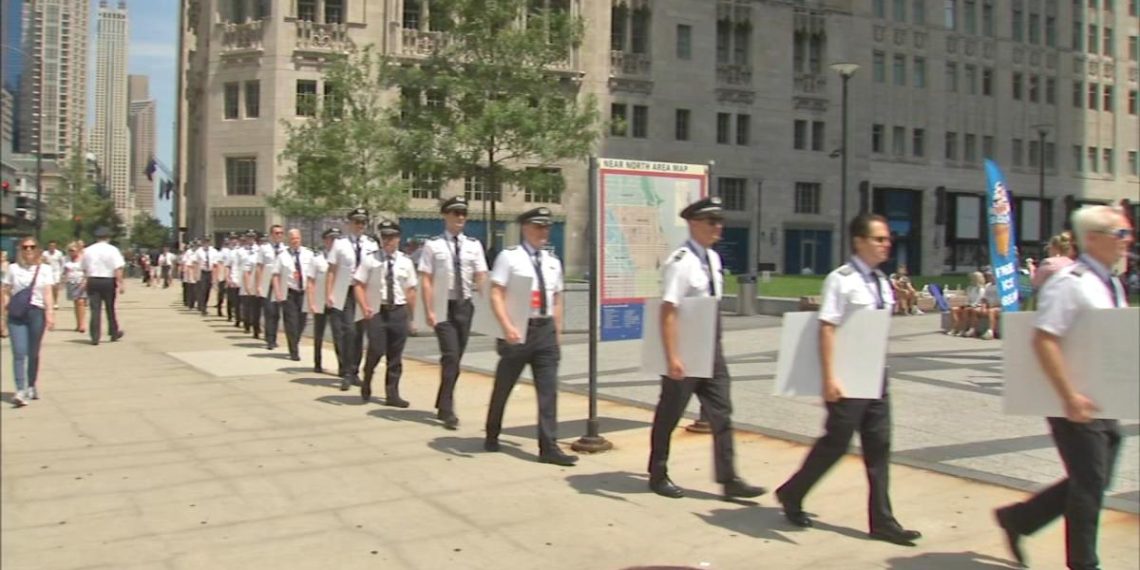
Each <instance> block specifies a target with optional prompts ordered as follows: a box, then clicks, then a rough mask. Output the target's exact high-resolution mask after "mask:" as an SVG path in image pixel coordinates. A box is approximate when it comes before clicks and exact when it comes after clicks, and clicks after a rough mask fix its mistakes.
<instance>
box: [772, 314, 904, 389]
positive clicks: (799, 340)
mask: <svg viewBox="0 0 1140 570" xmlns="http://www.w3.org/2000/svg"><path fill="white" fill-rule="evenodd" d="M819 326H820V323H819V313H816V312H797V313H784V326H783V330H782V331H781V334H780V357H779V360H778V361H777V363H776V385H775V394H776V395H777V396H814V397H819V396H820V395H821V394H822V392H823V371H822V368H821V366H820V362H819ZM890 332H891V313H890V311H886V310H866V311H855V312H854V313H852V314H851V315H850V316H849V317H847V319H846V320H845V321H844V322H843V324H842V325H840V326H839V327H836V329H835V346H834V350H835V353H834V354H833V355H832V365H831V366H832V369H833V372H834V373H835V376H836V378H838V379H839V382H840V384H841V385H842V387H843V394H844V396H845V397H847V398H872V399H873V398H881V397H882V395H883V367H884V365H885V364H886V361H887V342H888V340H889V338H890Z"/></svg>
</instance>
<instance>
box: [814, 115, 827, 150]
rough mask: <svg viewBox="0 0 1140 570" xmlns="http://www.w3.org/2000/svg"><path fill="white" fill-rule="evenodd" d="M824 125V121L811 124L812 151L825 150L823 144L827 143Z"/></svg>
mask: <svg viewBox="0 0 1140 570" xmlns="http://www.w3.org/2000/svg"><path fill="white" fill-rule="evenodd" d="M823 130H824V123H823V121H812V122H811V149H812V150H823V143H824V141H825V139H824V136H823Z"/></svg>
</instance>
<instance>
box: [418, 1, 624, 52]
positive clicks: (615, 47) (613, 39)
mask: <svg viewBox="0 0 1140 570" xmlns="http://www.w3.org/2000/svg"><path fill="white" fill-rule="evenodd" d="M407 4H408V3H407V2H404V6H405V9H407V8H406V7H407ZM628 17H629V6H627V5H626V4H625V3H624V2H622V3H618V2H615V3H614V5H613V8H610V51H625V27H626V21H627V19H628Z"/></svg>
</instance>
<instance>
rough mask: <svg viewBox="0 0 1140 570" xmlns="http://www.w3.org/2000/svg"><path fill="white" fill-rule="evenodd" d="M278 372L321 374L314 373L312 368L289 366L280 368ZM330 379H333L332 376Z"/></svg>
mask: <svg viewBox="0 0 1140 570" xmlns="http://www.w3.org/2000/svg"><path fill="white" fill-rule="evenodd" d="M277 371H278V372H282V373H285V374H321V373H320V372H313V367H312V366H307V367H306V366H288V367H285V368H278V369H277ZM330 378H332V376H330Z"/></svg>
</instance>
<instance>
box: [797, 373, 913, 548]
mask: <svg viewBox="0 0 1140 570" xmlns="http://www.w3.org/2000/svg"><path fill="white" fill-rule="evenodd" d="M883 382H884V383H883V397H882V398H879V399H877V400H876V399H869V398H843V399H841V400H839V401H838V402H828V403H827V420H826V422H825V423H824V434H823V437H821V438H819V439H817V440H816V441H815V444H814V445H812V448H811V451H809V452H808V455H807V458H806V459H804V463H803V465H802V466H801V467H800V470H799V471H797V472H796V474H795V475H792V477H791V479H788V481H787V482H786V483H784V484H783V485H781V486H780V488H779V489H778V490H777V493H779V495H780V499H781V500H782V501H783V502H784V504H785V505H787V506H789V507H791V508H796V507H800V506H801V505H802V503H803V500H804V497H805V496H806V495H807V494H808V492H809V491H811V489H812V487H814V486H815V484H816V483H817V482H819V480H820V479H821V478H823V476H824V474H825V473H827V471H828V470H829V469H831V467H832V466H834V465H835V464H836V462H838V461H839V460H840V459H841V458H842V457H843V455H844V454H846V453H847V447H848V445H849V444H850V443H851V437H852V436H853V435H854V434H855V432H856V431H858V432H859V443H860V445H861V446H862V448H863V466H864V468H865V469H866V471H867V483H868V486H869V487H870V497H869V499H868V504H867V516H868V524H869V525H870V530H871V531H872V532H874V531H878V530H889V529H895V528H899V523H898V521H897V520H895V516H894V512H893V510H892V509H891V496H890V466H891V401H890V395H889V394H888V393H887V384H886V379H885V378H884V379H883Z"/></svg>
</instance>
